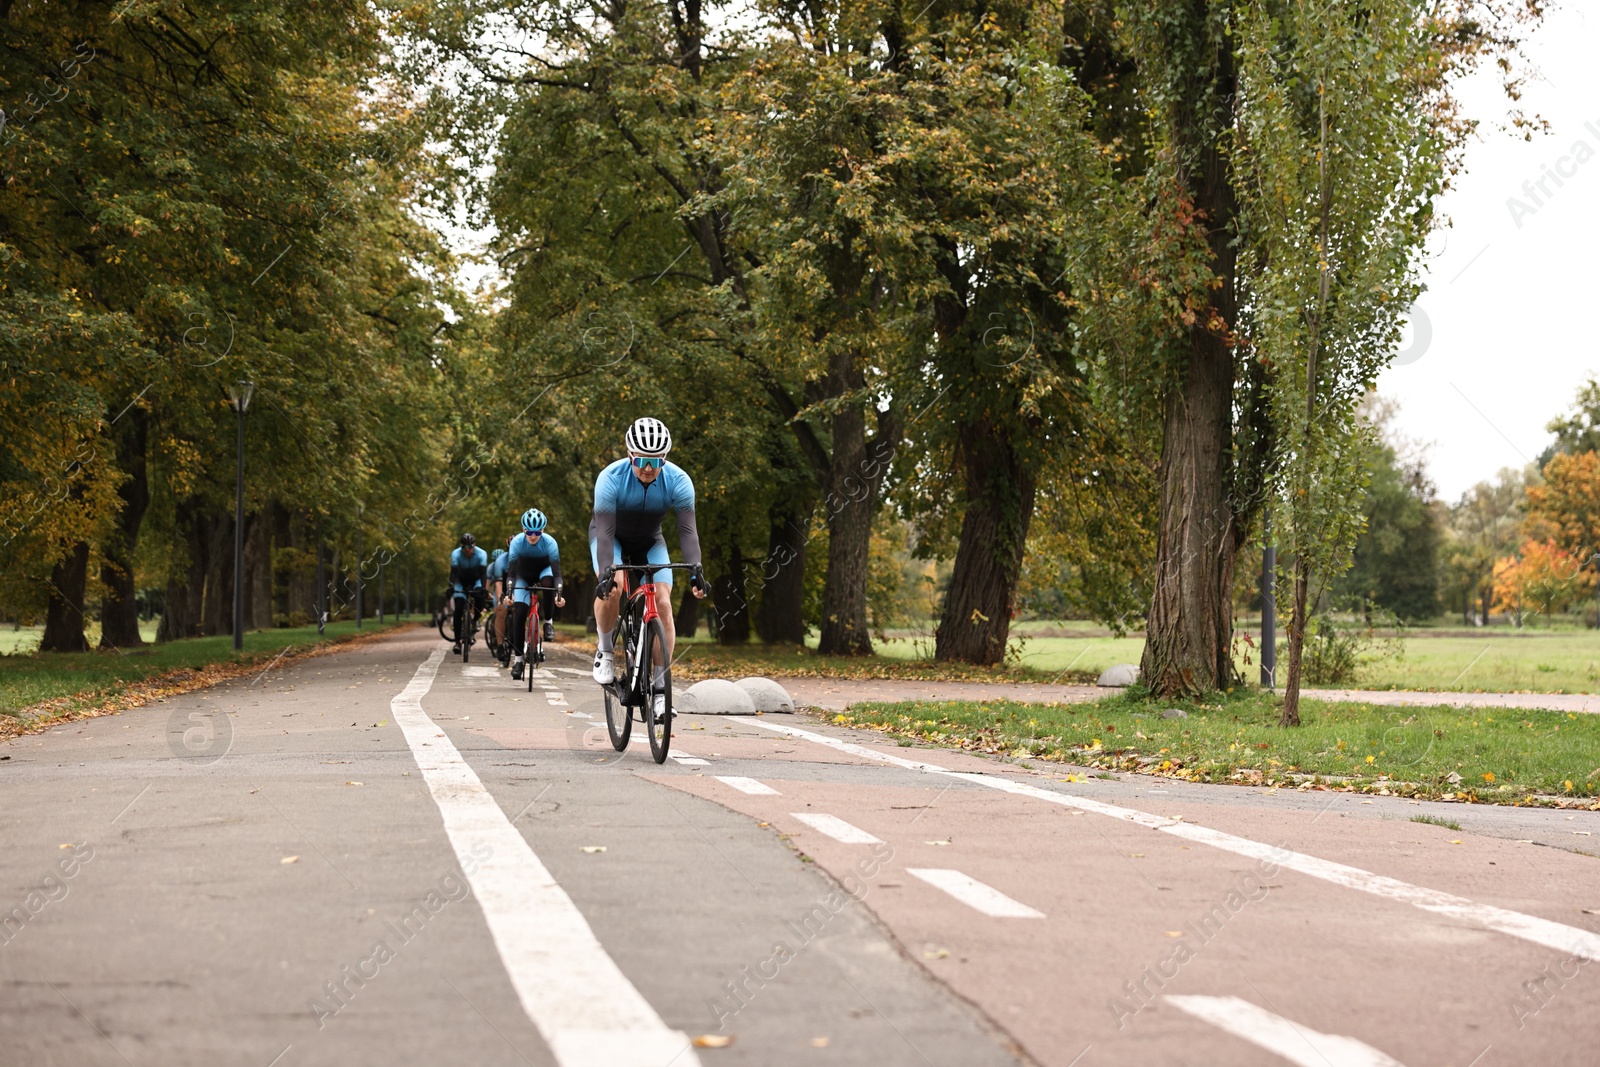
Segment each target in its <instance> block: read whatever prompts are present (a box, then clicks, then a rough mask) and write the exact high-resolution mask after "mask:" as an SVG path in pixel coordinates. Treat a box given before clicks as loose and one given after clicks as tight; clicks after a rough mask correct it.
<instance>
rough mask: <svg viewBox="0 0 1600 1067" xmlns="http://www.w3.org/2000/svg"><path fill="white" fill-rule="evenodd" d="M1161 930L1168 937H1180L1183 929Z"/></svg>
mask: <svg viewBox="0 0 1600 1067" xmlns="http://www.w3.org/2000/svg"><path fill="white" fill-rule="evenodd" d="M1161 932H1162V933H1164V934H1166V935H1167V936H1168V937H1182V936H1183V931H1182V930H1163V931H1161Z"/></svg>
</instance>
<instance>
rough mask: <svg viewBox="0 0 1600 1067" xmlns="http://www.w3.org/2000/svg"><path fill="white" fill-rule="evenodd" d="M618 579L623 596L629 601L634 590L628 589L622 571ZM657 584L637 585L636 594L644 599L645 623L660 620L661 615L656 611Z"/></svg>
mask: <svg viewBox="0 0 1600 1067" xmlns="http://www.w3.org/2000/svg"><path fill="white" fill-rule="evenodd" d="M652 573H653V572H652ZM618 577H619V578H620V580H621V582H622V592H623V594H624V595H626V596H627V597H628V598H629V599H630V600H631V599H632V598H633V595H634V590H631V589H629V588H628V574H627V572H626V571H624V572H623V573H622V574H620V575H618ZM658 584H659V583H657V582H653V581H652V582H640V583H639V588H638V593H639V595H640V596H642V597H644V621H645V622H646V623H649V622H650V621H651V620H653V619H659V618H661V613H660V612H659V611H657V610H656V586H657V585H658Z"/></svg>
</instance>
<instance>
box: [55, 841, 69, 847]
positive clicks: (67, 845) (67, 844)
mask: <svg viewBox="0 0 1600 1067" xmlns="http://www.w3.org/2000/svg"><path fill="white" fill-rule="evenodd" d="M56 847H57V848H71V847H72V842H71V841H68V842H67V843H66V844H64V845H57V846H56Z"/></svg>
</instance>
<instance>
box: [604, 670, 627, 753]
mask: <svg viewBox="0 0 1600 1067" xmlns="http://www.w3.org/2000/svg"><path fill="white" fill-rule="evenodd" d="M604 692H605V695H606V733H608V734H610V735H611V747H612V748H614V749H616V750H617V751H618V752H623V751H626V750H627V748H628V737H629V735H630V734H632V733H633V709H632V708H630V707H628V705H626V704H624V703H623V702H622V701H620V700H618V699H617V696H616V694H615V693H613V692H612V691H611V687H610V686H609V685H608V686H606V687H605V689H604Z"/></svg>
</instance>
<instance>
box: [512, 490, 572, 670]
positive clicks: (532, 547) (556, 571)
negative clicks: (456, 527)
mask: <svg viewBox="0 0 1600 1067" xmlns="http://www.w3.org/2000/svg"><path fill="white" fill-rule="evenodd" d="M546 524H547V520H546V519H545V516H544V512H542V511H540V510H539V509H538V508H529V509H528V510H527V511H524V512H523V513H522V534H521V535H520V536H518V537H513V538H512V539H511V550H510V551H509V552H507V553H506V557H505V558H506V573H507V574H508V575H509V576H510V578H511V580H512V582H513V587H512V594H511V598H512V604H511V677H512V678H513V679H515V680H518V681H520V680H521V679H522V668H523V654H524V653H525V652H526V649H525V648H524V647H523V646H524V645H525V643H526V641H527V636H528V615H529V614H530V613H531V612H532V610H533V593H534V590H535V589H538V590H540V608H541V609H542V610H541V614H542V615H543V616H544V633H543V635H542V637H543V639H544V640H546V641H549V640H551V639H552V638H554V637H555V635H556V629H555V624H554V623H553V622H552V619H553V617H554V611H555V608H558V607H562V606H564V605H565V604H566V602H567V600H566V598H565V597H563V596H562V595H561V546H559V545H558V544H556V539H555V538H554V537H552V536H550V535H549V534H548V533H545V529H544V528H545V526H546Z"/></svg>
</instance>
